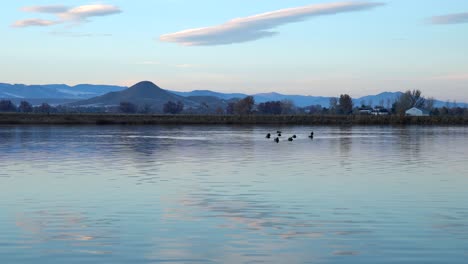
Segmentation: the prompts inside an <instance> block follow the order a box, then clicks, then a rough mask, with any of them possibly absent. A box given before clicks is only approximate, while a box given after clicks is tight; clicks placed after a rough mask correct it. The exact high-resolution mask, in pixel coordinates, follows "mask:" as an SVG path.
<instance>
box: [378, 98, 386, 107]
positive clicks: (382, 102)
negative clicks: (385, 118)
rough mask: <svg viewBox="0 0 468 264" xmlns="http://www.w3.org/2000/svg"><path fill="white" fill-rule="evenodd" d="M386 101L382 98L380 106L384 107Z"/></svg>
mask: <svg viewBox="0 0 468 264" xmlns="http://www.w3.org/2000/svg"><path fill="white" fill-rule="evenodd" d="M384 102H385V100H384V99H381V100H380V101H379V106H381V107H384Z"/></svg>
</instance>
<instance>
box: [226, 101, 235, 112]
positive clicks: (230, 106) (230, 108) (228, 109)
mask: <svg viewBox="0 0 468 264" xmlns="http://www.w3.org/2000/svg"><path fill="white" fill-rule="evenodd" d="M235 105H236V103H234V102H229V103H228V105H227V106H226V114H228V115H232V114H234V106H235Z"/></svg>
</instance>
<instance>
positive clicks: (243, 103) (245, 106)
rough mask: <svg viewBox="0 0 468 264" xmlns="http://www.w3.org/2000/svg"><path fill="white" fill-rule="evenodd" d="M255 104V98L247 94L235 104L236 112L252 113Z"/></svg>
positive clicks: (241, 113) (240, 113)
mask: <svg viewBox="0 0 468 264" xmlns="http://www.w3.org/2000/svg"><path fill="white" fill-rule="evenodd" d="M254 105H255V99H254V98H253V97H252V96H247V97H245V98H244V99H242V100H240V101H238V102H237V103H236V104H235V105H234V113H236V114H238V115H249V114H251V113H252V110H253V106H254Z"/></svg>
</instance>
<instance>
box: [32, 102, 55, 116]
mask: <svg viewBox="0 0 468 264" xmlns="http://www.w3.org/2000/svg"><path fill="white" fill-rule="evenodd" d="M35 111H36V112H38V113H45V114H50V112H51V111H52V107H51V106H50V105H49V104H48V103H42V104H41V105H40V106H38V107H36V108H35Z"/></svg>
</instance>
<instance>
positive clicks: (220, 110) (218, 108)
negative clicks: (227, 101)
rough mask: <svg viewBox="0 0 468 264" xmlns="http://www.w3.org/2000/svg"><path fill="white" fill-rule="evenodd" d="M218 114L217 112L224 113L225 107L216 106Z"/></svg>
mask: <svg viewBox="0 0 468 264" xmlns="http://www.w3.org/2000/svg"><path fill="white" fill-rule="evenodd" d="M216 114H217V115H222V114H224V110H223V108H222V107H220V106H218V107H217V108H216Z"/></svg>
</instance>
